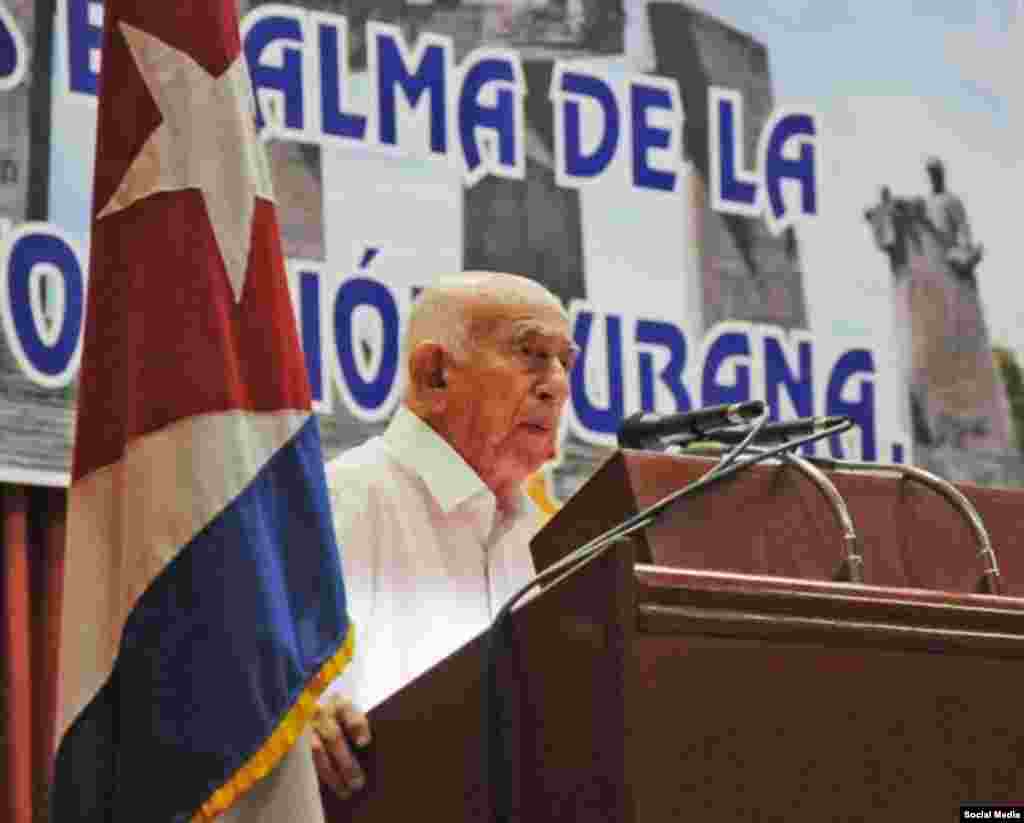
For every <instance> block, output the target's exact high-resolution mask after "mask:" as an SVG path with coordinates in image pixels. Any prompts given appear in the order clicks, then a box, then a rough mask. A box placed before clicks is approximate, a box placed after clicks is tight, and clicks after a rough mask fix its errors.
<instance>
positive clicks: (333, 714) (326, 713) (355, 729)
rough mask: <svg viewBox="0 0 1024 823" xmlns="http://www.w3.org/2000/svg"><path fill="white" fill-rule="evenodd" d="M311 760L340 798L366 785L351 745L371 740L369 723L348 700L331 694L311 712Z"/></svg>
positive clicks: (366, 742) (363, 744) (323, 779)
mask: <svg viewBox="0 0 1024 823" xmlns="http://www.w3.org/2000/svg"><path fill="white" fill-rule="evenodd" d="M312 727H313V763H314V764H316V771H317V774H318V775H319V776H320V779H321V780H322V781H323V782H324V783H326V784H327V785H328V786H330V787H331V789H332V790H333V791H334V793H335V794H336V795H338V797H340V798H341V799H342V800H344V799H346V798H349V797H351V796H352V793H353V792H356V791H359V789H361V788H363V786H365V785H366V775H364V774H363V770H362V768H361V767H360V765H359V761H358V760H356V756H355V754H354V753H353V750H352V747H353V746H355V747H356V748H359V749H362V748H364V747H365V746H367V745H368V744H369V742H370V723H369V721H368V720H367V719H366V715H365V714H363V713H362V712H361V711H359V710H358V709H357V708H356V707H355V706H354V705H353V704H352V701H351V700H348V699H346V698H344V697H341V696H339V695H332V696H331V697H329V698H327V700H326V701H325V702H324V703H322V704H318V705H317V707H316V711H315V712H314V714H313V722H312Z"/></svg>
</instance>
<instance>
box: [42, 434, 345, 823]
mask: <svg viewBox="0 0 1024 823" xmlns="http://www.w3.org/2000/svg"><path fill="white" fill-rule="evenodd" d="M70 550H71V551H74V547H73V546H72V547H70ZM347 630H348V620H347V616H346V610H345V595H344V586H343V583H342V580H341V568H340V559H339V556H338V552H337V548H336V544H335V539H334V531H333V527H332V524H331V518H330V507H329V502H328V497H327V489H326V485H325V480H324V472H323V462H322V458H321V452H320V440H319V430H318V428H317V422H316V417H315V415H311V416H310V419H309V421H307V423H306V424H305V425H304V426H303V427H302V429H301V430H300V431H299V432H298V434H297V435H296V436H295V437H294V438H293V439H292V440H291V441H290V442H289V443H288V444H287V445H285V446H284V447H283V448H282V449H281V450H280V451H279V452H278V453H277V454H276V455H274V457H273V458H271V460H270V461H269V462H268V464H267V465H266V466H265V467H264V469H263V470H262V471H261V472H260V473H259V474H258V475H257V476H256V477H255V478H254V480H253V482H252V483H251V485H250V486H249V487H248V488H247V489H246V490H245V491H244V492H243V493H242V494H241V495H239V497H238V498H237V499H236V500H235V501H234V502H233V503H232V504H230V505H229V506H228V507H227V508H226V509H225V511H224V512H223V513H222V514H221V515H219V516H218V517H217V518H215V519H214V521H213V522H212V523H210V524H209V525H208V526H207V527H206V528H205V529H203V531H202V532H200V533H199V534H198V535H197V536H196V537H195V539H193V540H192V541H191V542H190V543H189V545H188V546H186V547H185V548H184V549H183V550H182V551H181V552H180V554H179V555H178V556H177V557H176V558H175V559H174V560H173V561H172V562H171V563H170V564H169V565H168V566H167V568H166V569H165V570H164V571H163V572H162V573H161V574H160V575H159V576H158V577H157V579H156V580H154V581H153V583H152V584H151V585H150V587H149V588H148V589H147V590H146V592H145V593H144V594H143V595H142V597H141V598H140V600H139V603H138V604H137V606H136V608H135V609H134V610H133V612H132V613H131V614H130V615H129V617H128V620H127V623H126V625H125V629H124V632H123V635H122V641H121V648H120V651H119V654H118V658H117V660H116V662H115V665H114V670H113V673H112V674H111V676H110V678H109V679H108V680H107V682H106V683H105V684H104V686H103V688H102V689H101V690H100V692H99V693H98V694H97V695H96V696H95V698H94V699H93V700H92V702H91V703H90V704H89V705H88V706H87V708H86V709H85V711H84V712H83V713H82V714H81V715H80V717H79V718H78V719H77V720H76V722H75V723H74V724H73V726H72V727H71V729H69V730H68V732H67V734H66V735H65V736H64V739H63V740H62V743H61V746H60V749H59V751H58V754H57V762H56V769H55V774H54V783H53V806H52V812H53V819H54V820H56V821H63V820H76V821H79V820H80V821H92V820H97V821H98V820H104V821H111V820H113V821H118V820H122V819H123V820H136V819H145V820H185V819H188V818H189V817H190V816H191V815H192V814H193V813H194V812H195V811H196V809H197V808H198V807H199V806H200V805H201V804H202V803H203V802H205V801H206V800H207V799H208V798H209V796H210V794H211V793H212V792H213V791H214V790H216V789H217V788H219V786H220V785H222V784H223V783H224V782H225V781H226V780H227V779H228V778H229V777H230V776H231V775H232V774H233V773H234V772H235V771H236V770H237V769H238V768H240V767H241V766H242V765H243V764H245V763H246V762H247V761H248V760H249V759H250V758H251V756H252V755H253V754H254V753H255V752H256V751H257V750H258V749H259V748H260V746H261V745H262V744H263V743H264V741H265V740H266V739H267V737H268V736H269V735H270V734H271V733H272V732H273V730H274V729H275V728H276V726H277V724H278V723H279V722H280V720H281V719H282V717H283V716H284V714H285V713H286V712H287V711H288V710H289V709H290V708H291V707H292V705H293V704H294V702H295V700H296V699H297V698H298V696H299V694H300V693H301V692H302V691H303V689H304V688H305V687H306V685H307V683H308V681H309V679H310V678H311V677H312V676H313V675H314V674H315V673H316V672H317V671H318V670H319V669H320V667H321V666H322V665H323V664H324V663H325V662H326V661H327V660H329V659H330V658H331V657H332V656H333V655H334V654H335V652H336V651H337V650H338V649H339V647H340V646H341V644H342V643H343V642H344V640H345V636H346V633H347ZM85 764H88V765H85ZM83 766H84V768H85V769H86V770H88V771H96V772H97V774H96V775H95V777H96V778H97V779H96V782H93V781H91V780H89V779H87V778H86V776H85V775H84V774H82V769H83ZM83 778H86V779H83ZM90 784H91V788H90ZM87 791H88V792H90V793H91V795H92V796H91V797H87V796H84V795H83V792H87ZM90 810H92V811H90Z"/></svg>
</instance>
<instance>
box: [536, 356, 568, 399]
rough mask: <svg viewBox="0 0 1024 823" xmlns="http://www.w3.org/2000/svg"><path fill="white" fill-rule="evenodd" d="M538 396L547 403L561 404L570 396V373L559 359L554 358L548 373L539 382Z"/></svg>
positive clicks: (549, 365)
mask: <svg viewBox="0 0 1024 823" xmlns="http://www.w3.org/2000/svg"><path fill="white" fill-rule="evenodd" d="M537 396H538V397H540V399H541V400H543V401H544V402H546V403H558V404H561V403H563V402H564V401H565V399H566V398H567V397H568V396H569V372H568V371H567V370H566V368H565V364H564V363H562V361H561V360H559V359H558V358H557V357H552V358H551V362H550V363H549V364H548V368H547V371H545V373H544V375H543V376H542V377H541V378H540V380H539V381H538V382H537Z"/></svg>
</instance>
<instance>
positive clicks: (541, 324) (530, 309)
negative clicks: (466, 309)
mask: <svg viewBox="0 0 1024 823" xmlns="http://www.w3.org/2000/svg"><path fill="white" fill-rule="evenodd" d="M473 302H474V305H473V307H472V309H471V315H472V324H473V326H474V330H475V331H476V332H477V333H479V334H480V335H482V336H492V335H499V336H501V337H507V336H513V337H516V338H521V337H527V336H537V335H543V336H545V337H557V338H560V339H565V340H566V341H568V340H569V317H568V315H567V314H566V313H565V310H564V309H563V308H562V306H561V304H559V303H558V301H557V300H556V299H555V298H554V297H550V296H549V295H546V294H544V295H540V296H538V297H536V298H534V297H533V296H532V295H530V296H528V297H520V296H516V297H515V298H513V299H496V298H489V297H487V296H481V297H480V299H478V300H475V301H473Z"/></svg>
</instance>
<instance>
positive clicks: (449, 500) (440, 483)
mask: <svg viewBox="0 0 1024 823" xmlns="http://www.w3.org/2000/svg"><path fill="white" fill-rule="evenodd" d="M383 436H384V443H385V445H386V446H387V450H388V453H389V454H390V455H391V456H392V457H393V458H395V460H397V461H398V462H399V463H401V464H402V465H403V466H404V467H405V468H407V469H408V470H409V471H411V472H413V473H414V474H417V475H419V476H420V477H421V478H422V479H423V482H424V483H425V484H426V486H427V489H428V490H429V491H430V494H431V495H432V496H433V497H434V499H435V500H436V501H437V504H438V505H439V506H440V507H441V511H443V512H444V513H445V514H448V513H450V512H451V511H452V510H454V509H455V508H456V507H458V506H459V505H460V504H462V503H464V502H465V501H467V500H469V499H470V498H471V497H474V496H476V495H478V494H481V493H486V494H487V495H489V496H490V498H491V499H492V500H493V499H494V494H493V492H492V491H491V490H490V489H489V488H488V487H487V484H486V483H484V481H483V480H481V479H480V476H479V475H478V474H477V473H476V472H475V471H473V469H472V468H471V467H470V465H469V464H468V463H467V462H466V461H465V460H463V459H462V456H461V455H460V454H459V453H458V452H457V451H455V449H453V448H452V447H451V444H450V443H448V441H447V440H445V439H444V438H443V437H441V435H439V434H438V433H437V432H436V431H434V430H433V429H432V428H431V427H430V426H429V425H428V424H427V423H426V422H424V421H423V420H421V419H420V418H419V417H417V416H416V415H415V414H413V413H412V412H411V411H410V410H409V409H408V408H406V407H405V406H399V407H398V411H396V412H395V416H394V417H393V418H392V419H391V423H389V424H388V427H387V430H386V431H385V432H384V435H383Z"/></svg>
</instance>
